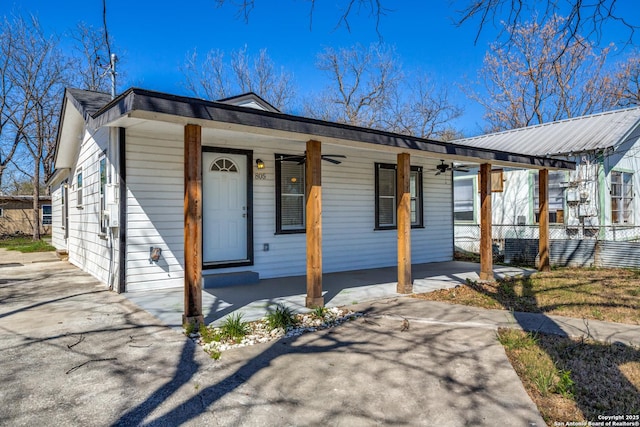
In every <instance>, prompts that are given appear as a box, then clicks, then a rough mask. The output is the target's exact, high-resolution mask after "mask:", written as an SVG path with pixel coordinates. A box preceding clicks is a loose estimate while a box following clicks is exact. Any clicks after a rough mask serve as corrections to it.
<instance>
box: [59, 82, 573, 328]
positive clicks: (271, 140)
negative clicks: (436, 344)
mask: <svg viewBox="0 0 640 427" xmlns="http://www.w3.org/2000/svg"><path fill="white" fill-rule="evenodd" d="M441 159H443V160H445V161H460V162H475V163H479V164H482V165H484V166H483V168H484V170H490V169H487V167H490V165H492V164H493V165H498V166H500V167H525V168H534V169H539V170H542V171H545V173H546V171H548V170H558V169H563V170H564V169H572V168H573V167H574V165H573V164H572V163H571V162H565V161H562V160H555V159H549V158H541V157H537V156H531V155H516V154H513V153H508V152H505V151H500V150H490V149H484V148H479V149H476V148H471V147H465V146H461V145H457V144H450V143H444V142H439V141H432V140H426V139H421V138H414V137H410V136H406V135H399V134H393V133H389V132H382V131H377V130H372V129H366V128H359V127H355V126H348V125H344V124H339V123H331V122H324V121H319V120H313V119H309V118H305V117H297V116H292V115H287V114H282V113H280V112H279V111H277V110H275V109H274V108H273V107H272V106H270V105H269V104H268V103H267V102H265V101H264V100H262V99H261V98H259V97H258V96H256V95H255V94H246V95H243V96H240V97H235V98H230V99H226V100H222V101H219V102H212V101H205V100H201V99H194V98H187V97H181V96H173V95H169V94H165V93H158V92H152V91H148V90H143V89H136V88H131V89H129V90H127V91H125V92H124V93H122V94H121V95H120V96H118V97H116V98H115V99H113V100H112V99H110V97H109V96H108V95H105V94H102V93H95V92H88V91H82V90H76V89H68V90H67V91H66V92H65V95H64V99H63V103H62V110H61V117H60V125H59V132H58V139H57V148H56V157H55V169H56V172H55V174H54V176H53V177H52V179H51V180H50V182H49V184H50V186H51V192H52V205H53V226H54V227H53V237H52V241H53V245H54V246H55V247H56V248H58V249H60V250H66V251H67V252H68V256H69V261H70V262H71V263H73V264H75V265H77V266H78V267H80V268H81V269H83V270H85V271H87V272H89V273H91V274H92V275H93V276H95V277H96V278H98V279H99V280H101V281H102V282H104V283H105V284H107V285H108V286H109V287H110V288H111V289H113V290H116V291H118V292H125V291H126V292H134V291H144V290H148V289H158V288H168V287H184V289H185V320H186V321H196V322H197V321H202V311H201V310H202V307H201V304H202V303H201V289H202V286H203V281H206V282H209V281H213V282H216V281H217V282H220V281H221V282H227V283H233V282H234V281H246V280H257V279H258V278H273V277H283V276H292V275H305V274H306V276H307V305H308V306H316V305H322V304H323V299H322V273H323V272H337V271H348V270H356V269H367V268H374V267H383V266H393V265H398V271H399V274H398V289H399V291H400V292H411V284H412V281H411V263H427V262H438V261H446V260H451V259H452V257H453V189H452V178H451V174H450V173H446V174H438V175H437V174H436V171H437V169H436V165H438V164H440V163H441ZM487 176H488V175H487ZM488 207H489V208H490V204H489V205H488ZM489 212H490V211H489ZM486 231H488V233H489V234H488V235H490V232H491V229H490V226H489V227H488V229H487V230H486ZM483 259H484V263H483V264H482V274H485V275H488V274H492V270H491V257H490V256H488V257H484V258H483Z"/></svg>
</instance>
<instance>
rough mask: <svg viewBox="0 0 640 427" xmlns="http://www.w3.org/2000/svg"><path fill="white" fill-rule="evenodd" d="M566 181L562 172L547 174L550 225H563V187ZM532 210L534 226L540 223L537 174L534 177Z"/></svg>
mask: <svg viewBox="0 0 640 427" xmlns="http://www.w3.org/2000/svg"><path fill="white" fill-rule="evenodd" d="M566 180H567V177H566V174H565V173H564V172H562V171H550V172H549V193H548V196H549V222H550V223H552V224H563V223H564V186H563V182H564V181H566ZM533 210H534V215H535V220H536V224H537V223H539V222H540V180H539V178H538V174H537V173H536V174H535V175H534V188H533Z"/></svg>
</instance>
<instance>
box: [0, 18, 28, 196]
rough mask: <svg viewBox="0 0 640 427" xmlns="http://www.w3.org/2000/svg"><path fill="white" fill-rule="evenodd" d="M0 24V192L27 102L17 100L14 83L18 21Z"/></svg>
mask: <svg viewBox="0 0 640 427" xmlns="http://www.w3.org/2000/svg"><path fill="white" fill-rule="evenodd" d="M0 25H1V28H0V79H1V80H0V192H2V190H3V188H4V187H3V177H4V175H5V172H6V171H7V169H8V168H9V167H10V166H11V164H12V162H13V159H14V157H15V156H16V154H17V152H18V148H19V147H20V144H21V142H23V133H22V131H23V129H24V127H25V123H26V120H27V116H28V113H29V111H30V106H29V105H28V104H27V103H24V102H19V96H18V94H17V92H18V88H17V87H16V84H15V75H16V69H15V67H14V65H15V64H14V58H15V56H16V55H17V54H18V52H17V46H16V34H15V30H14V27H16V26H19V25H21V23H20V22H19V21H17V22H10V21H9V20H8V19H7V18H4V19H3V21H2V23H1V24H0Z"/></svg>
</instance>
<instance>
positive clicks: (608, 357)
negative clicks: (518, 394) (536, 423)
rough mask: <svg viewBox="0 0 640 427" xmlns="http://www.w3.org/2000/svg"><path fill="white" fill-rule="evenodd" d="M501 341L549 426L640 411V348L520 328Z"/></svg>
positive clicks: (501, 336)
mask: <svg viewBox="0 0 640 427" xmlns="http://www.w3.org/2000/svg"><path fill="white" fill-rule="evenodd" d="M499 339H500V342H501V343H502V344H503V345H504V347H505V351H506V352H507V356H508V357H509V360H510V361H511V364H512V365H513V367H514V369H515V370H516V372H517V373H518V376H519V377H520V379H521V380H522V383H523V384H524V386H525V389H526V390H527V393H529V396H530V397H531V399H532V400H533V401H534V402H535V403H536V405H537V406H538V410H540V413H541V414H542V417H543V418H544V419H545V421H546V422H547V424H548V425H550V426H553V425H558V424H556V423H560V422H562V423H569V422H572V421H573V422H580V421H582V422H584V421H598V415H634V414H635V415H639V414H640V392H639V390H640V349H637V348H633V347H630V346H625V345H620V344H611V345H609V344H603V343H597V342H594V341H590V340H576V339H570V338H564V337H558V336H554V335H543V334H539V335H535V334H531V333H525V332H522V331H520V330H515V329H503V330H500V331H499Z"/></svg>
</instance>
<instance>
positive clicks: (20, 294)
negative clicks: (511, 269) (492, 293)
mask: <svg viewBox="0 0 640 427" xmlns="http://www.w3.org/2000/svg"><path fill="white" fill-rule="evenodd" d="M38 257H45V258H47V257H50V255H27V256H23V255H21V254H12V253H8V252H6V251H4V250H0V301H1V304H0V384H2V386H1V387H0V402H2V403H1V404H0V424H3V425H12V426H13V425H29V426H31V425H57V426H58V425H83V426H93V425H95V426H104V425H158V426H161V425H167V426H175V425H194V426H196V425H198V426H202V425H250V426H252V425H283V426H284V425H344V426H354V425H355V426H357V425H388V424H396V425H411V426H416V425H425V426H432V425H438V426H462V425H474V426H477V425H491V426H493V425H496V424H498V423H499V424H503V425H510V426H530V425H538V426H543V425H544V421H543V420H542V419H541V417H540V415H539V413H538V411H537V410H536V408H535V405H534V404H533V403H532V402H531V400H530V399H529V397H528V396H527V394H526V392H525V391H524V388H523V387H522V385H521V383H520V381H519V380H518V378H517V376H516V374H515V373H514V371H513V370H512V368H511V366H510V364H509V362H508V360H507V358H506V356H505V353H504V351H503V349H502V347H501V346H500V344H498V342H497V341H496V338H495V331H494V330H493V329H491V328H486V327H482V326H480V324H479V326H478V327H469V325H462V324H460V323H456V322H451V323H450V324H448V323H446V322H445V323H443V324H434V323H427V322H425V323H422V322H412V323H411V327H410V329H409V330H408V331H405V332H401V331H400V329H401V324H402V321H401V320H399V319H398V318H394V316H393V313H398V314H399V315H402V316H409V315H410V316H411V317H412V318H419V317H420V316H425V315H429V313H428V305H422V303H421V302H420V301H417V300H411V301H409V300H408V299H404V298H400V299H397V300H386V301H383V302H372V303H367V304H363V305H361V306H358V308H360V309H363V310H372V311H375V310H377V309H379V308H380V305H383V306H384V312H385V313H386V314H387V315H385V316H377V317H365V318H361V319H358V320H355V321H352V322H349V323H347V324H344V325H342V326H340V327H337V328H333V329H329V330H325V331H322V332H317V333H311V334H305V335H302V336H300V337H296V338H291V339H285V340H281V341H277V342H272V343H269V344H263V345H256V346H253V347H248V348H243V349H236V350H232V351H227V352H225V353H223V357H222V359H221V360H219V361H214V360H212V359H210V358H208V356H207V355H206V354H205V353H204V352H202V351H201V350H200V348H199V347H198V346H196V345H194V344H193V343H192V342H191V341H190V340H189V339H186V338H185V337H184V336H183V335H181V334H180V333H178V332H177V331H175V330H172V329H170V328H168V327H167V326H165V325H164V324H162V323H160V322H159V321H158V320H157V319H156V318H154V317H153V316H151V315H150V314H148V313H147V312H145V311H143V310H141V309H140V308H138V307H137V306H136V305H134V304H133V303H132V302H130V301H128V300H126V299H125V298H123V297H122V296H120V295H117V294H115V293H113V292H109V291H107V290H105V288H104V286H103V285H101V284H99V283H97V282H96V281H95V280H94V279H92V278H91V277H89V276H87V275H85V274H84V273H82V272H80V271H79V270H78V269H76V268H75V267H73V266H71V265H69V264H68V263H65V262H61V261H51V262H37V263H33V262H32V261H34V260H39V258H38Z"/></svg>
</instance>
